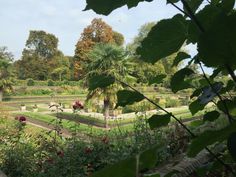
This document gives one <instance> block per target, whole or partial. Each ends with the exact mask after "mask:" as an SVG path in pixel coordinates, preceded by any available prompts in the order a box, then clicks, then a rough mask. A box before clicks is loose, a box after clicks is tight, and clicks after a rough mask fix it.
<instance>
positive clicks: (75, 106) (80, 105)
mask: <svg viewBox="0 0 236 177" xmlns="http://www.w3.org/2000/svg"><path fill="white" fill-rule="evenodd" d="M73 109H74V110H77V109H84V106H83V104H82V103H81V102H80V101H79V100H77V101H75V102H74V104H73Z"/></svg>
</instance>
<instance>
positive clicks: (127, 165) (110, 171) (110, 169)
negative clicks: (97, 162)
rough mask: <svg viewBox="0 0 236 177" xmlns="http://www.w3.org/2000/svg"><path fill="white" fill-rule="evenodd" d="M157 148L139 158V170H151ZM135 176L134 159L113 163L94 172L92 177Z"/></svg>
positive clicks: (155, 160) (145, 152)
mask: <svg viewBox="0 0 236 177" xmlns="http://www.w3.org/2000/svg"><path fill="white" fill-rule="evenodd" d="M158 148H159V146H154V147H152V148H150V149H148V150H146V151H144V152H142V153H141V154H140V156H139V170H140V171H142V170H148V169H150V168H153V167H154V166H155V164H156V162H157V149H158ZM135 175H136V157H133V158H128V159H126V160H123V161H120V162H118V163H115V164H114V165H110V166H107V167H105V168H104V169H102V170H100V171H98V172H95V173H94V174H93V175H92V177H135Z"/></svg>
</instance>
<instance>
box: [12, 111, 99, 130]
mask: <svg viewBox="0 0 236 177" xmlns="http://www.w3.org/2000/svg"><path fill="white" fill-rule="evenodd" d="M15 115H23V116H26V117H28V118H31V119H35V120H39V121H42V122H45V123H48V124H51V125H54V126H55V125H56V120H58V119H57V118H56V117H55V116H51V115H45V114H40V113H34V112H24V113H21V112H20V113H16V114H15ZM62 126H63V128H65V129H67V130H71V129H72V128H73V127H77V130H78V131H79V132H81V133H86V134H87V133H88V132H92V133H96V134H97V133H101V132H102V129H97V128H95V129H94V128H93V127H91V126H90V125H85V124H77V123H75V122H73V121H68V120H62Z"/></svg>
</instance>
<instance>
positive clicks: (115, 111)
mask: <svg viewBox="0 0 236 177" xmlns="http://www.w3.org/2000/svg"><path fill="white" fill-rule="evenodd" d="M117 115H118V110H109V116H112V117H115V116H117Z"/></svg>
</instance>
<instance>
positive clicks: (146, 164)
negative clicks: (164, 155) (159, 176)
mask: <svg viewBox="0 0 236 177" xmlns="http://www.w3.org/2000/svg"><path fill="white" fill-rule="evenodd" d="M158 147H159V146H155V147H153V148H151V149H148V150H146V151H144V152H143V153H142V154H141V155H140V157H139V169H140V170H144V169H151V168H153V167H155V165H156V163H157V149H158Z"/></svg>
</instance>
